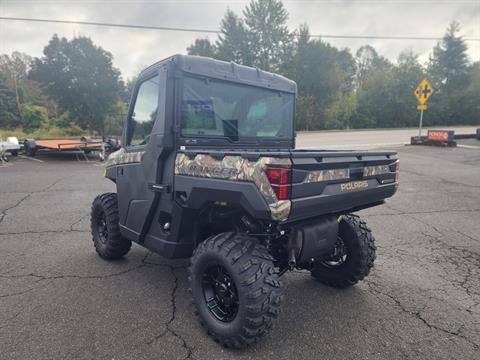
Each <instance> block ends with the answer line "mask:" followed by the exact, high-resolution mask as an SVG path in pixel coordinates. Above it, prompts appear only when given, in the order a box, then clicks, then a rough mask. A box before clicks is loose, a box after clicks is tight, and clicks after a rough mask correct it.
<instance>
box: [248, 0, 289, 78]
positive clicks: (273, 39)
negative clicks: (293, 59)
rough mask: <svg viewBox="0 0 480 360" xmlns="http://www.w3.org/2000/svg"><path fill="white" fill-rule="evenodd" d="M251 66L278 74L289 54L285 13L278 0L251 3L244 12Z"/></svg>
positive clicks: (254, 0) (255, 0)
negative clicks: (250, 52) (251, 57)
mask: <svg viewBox="0 0 480 360" xmlns="http://www.w3.org/2000/svg"><path fill="white" fill-rule="evenodd" d="M243 15H244V18H245V24H246V26H247V29H248V36H249V46H250V48H251V51H252V53H253V55H252V56H253V65H255V66H257V67H259V68H261V69H263V70H266V71H273V72H275V71H278V70H279V69H280V67H281V65H282V63H284V62H285V61H287V59H288V56H289V54H290V53H291V51H292V47H291V45H292V40H293V35H292V34H291V33H290V32H289V30H288V27H287V20H288V13H287V10H286V9H285V7H284V6H283V3H282V2H281V1H280V0H252V1H250V3H249V4H248V5H247V7H246V8H245V10H244V11H243Z"/></svg>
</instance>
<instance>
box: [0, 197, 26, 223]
mask: <svg viewBox="0 0 480 360" xmlns="http://www.w3.org/2000/svg"><path fill="white" fill-rule="evenodd" d="M32 194H33V193H28V194H27V195H25V196H24V197H23V198H21V199H20V200H19V201H17V203H16V204H14V205H12V206H10V207H8V208H6V209H4V210H2V211H1V213H0V224H1V223H2V221H3V219H5V217H6V216H7V214H8V211H10V210H12V209H15V208H16V207H17V206H19V205H20V204H21V203H22V202H24V201H25V200H26V199H28V198H29V197H30V196H31V195H32Z"/></svg>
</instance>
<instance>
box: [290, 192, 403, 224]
mask: <svg viewBox="0 0 480 360" xmlns="http://www.w3.org/2000/svg"><path fill="white" fill-rule="evenodd" d="M397 187H398V184H395V183H392V184H387V185H379V186H377V187H375V188H372V189H364V190H359V191H354V192H348V193H344V194H341V193H340V194H331V195H317V196H310V197H304V198H299V199H292V207H291V211H290V216H289V217H288V220H287V221H285V222H286V223H289V222H294V221H299V220H304V219H308V218H313V217H317V216H321V215H326V214H340V213H346V212H349V211H354V210H360V209H364V208H368V207H371V206H374V205H377V204H379V203H380V202H382V201H383V200H384V199H386V198H389V197H391V196H393V195H394V194H395V192H396V191H397Z"/></svg>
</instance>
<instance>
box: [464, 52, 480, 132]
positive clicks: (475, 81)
mask: <svg viewBox="0 0 480 360" xmlns="http://www.w3.org/2000/svg"><path fill="white" fill-rule="evenodd" d="M469 78H470V85H469V86H468V88H467V90H466V95H465V96H466V99H467V101H466V108H465V112H466V116H465V118H466V123H468V124H472V125H480V96H479V94H480V61H477V62H476V63H474V64H473V65H472V66H471V67H470V69H469Z"/></svg>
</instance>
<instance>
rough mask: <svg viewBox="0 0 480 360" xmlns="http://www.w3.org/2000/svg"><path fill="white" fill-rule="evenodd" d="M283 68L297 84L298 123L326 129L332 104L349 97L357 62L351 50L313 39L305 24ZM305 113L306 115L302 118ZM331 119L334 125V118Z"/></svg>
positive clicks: (306, 127)
mask: <svg viewBox="0 0 480 360" xmlns="http://www.w3.org/2000/svg"><path fill="white" fill-rule="evenodd" d="M284 68H285V69H286V75H287V77H290V78H292V79H293V80H295V81H296V82H297V85H298V92H299V101H298V104H297V110H298V111H297V124H298V126H299V127H300V129H322V128H325V127H326V123H325V121H326V118H325V115H326V112H327V110H328V108H329V106H331V105H332V104H333V103H334V102H335V101H337V99H339V98H340V97H342V96H346V97H348V95H349V92H350V91H351V89H349V88H351V85H349V84H351V81H352V78H353V74H354V62H353V58H352V56H351V55H350V53H349V52H348V51H347V50H342V51H338V49H336V48H335V47H333V46H331V45H329V44H328V43H325V42H323V41H321V40H312V39H311V38H310V33H309V30H308V27H307V26H306V25H303V26H301V27H300V29H299V30H298V33H297V36H296V42H295V44H294V46H293V57H292V60H291V62H290V63H286V64H285V65H284ZM304 107H309V109H306V108H304ZM303 116H306V117H307V118H305V119H304V120H303V119H302V117H303ZM329 121H330V124H332V121H333V120H332V118H331V117H330V120H329ZM303 126H305V127H303ZM334 127H339V126H334Z"/></svg>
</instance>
